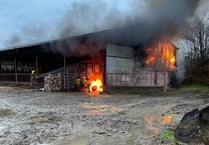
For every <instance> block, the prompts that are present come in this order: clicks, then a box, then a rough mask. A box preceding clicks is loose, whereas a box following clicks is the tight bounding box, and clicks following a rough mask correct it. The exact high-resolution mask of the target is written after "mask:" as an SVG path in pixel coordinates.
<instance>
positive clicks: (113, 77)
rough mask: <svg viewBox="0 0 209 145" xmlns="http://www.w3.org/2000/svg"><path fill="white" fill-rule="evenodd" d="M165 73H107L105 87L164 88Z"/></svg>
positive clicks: (165, 81)
mask: <svg viewBox="0 0 209 145" xmlns="http://www.w3.org/2000/svg"><path fill="white" fill-rule="evenodd" d="M166 74H167V73H166V72H134V73H107V74H106V86H110V87H117V86H120V87H124V86H128V87H163V88H165V87H166V83H167V75H166Z"/></svg>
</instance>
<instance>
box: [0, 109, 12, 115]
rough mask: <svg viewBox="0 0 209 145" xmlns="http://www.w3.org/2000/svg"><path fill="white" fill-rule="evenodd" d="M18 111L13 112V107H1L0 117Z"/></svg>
mask: <svg viewBox="0 0 209 145" xmlns="http://www.w3.org/2000/svg"><path fill="white" fill-rule="evenodd" d="M15 114H16V113H15V112H13V111H12V110H11V109H0V117H6V116H10V115H15Z"/></svg>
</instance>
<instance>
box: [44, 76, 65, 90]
mask: <svg viewBox="0 0 209 145" xmlns="http://www.w3.org/2000/svg"><path fill="white" fill-rule="evenodd" d="M44 90H45V91H47V92H54V91H60V90H61V80H60V79H59V78H58V76H57V75H53V74H48V75H47V76H45V78H44Z"/></svg>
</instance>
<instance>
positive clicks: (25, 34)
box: [0, 0, 209, 49]
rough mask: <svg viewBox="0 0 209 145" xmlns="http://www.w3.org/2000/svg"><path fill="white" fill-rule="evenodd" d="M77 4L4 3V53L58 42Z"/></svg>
mask: <svg viewBox="0 0 209 145" xmlns="http://www.w3.org/2000/svg"><path fill="white" fill-rule="evenodd" d="M74 1H76V0H0V49H2V48H6V47H10V46H15V45H22V44H27V43H28V44H29V43H34V42H38V41H46V40H49V39H54V38H56V37H57V36H56V33H55V32H56V29H57V25H59V27H61V26H60V21H62V19H63V17H64V16H65V15H67V13H68V12H69V11H70V8H73V3H74ZM83 1H84V0H83ZM86 1H87V0H86ZM106 1H111V2H113V1H114V0H106ZM125 1H126V2H127V1H129V0H120V1H119V0H118V1H117V3H118V4H119V5H120V6H119V7H120V8H121V9H126V6H127V3H126V2H125ZM141 1H143V0H141ZM204 1H205V2H208V0H204ZM114 2H116V0H115V1H114ZM114 2H113V3H114ZM204 5H205V7H207V6H206V4H204ZM127 7H129V8H130V7H131V6H130V5H129V6H127ZM208 7H209V4H208ZM81 11H82V10H81ZM43 34H44V35H43Z"/></svg>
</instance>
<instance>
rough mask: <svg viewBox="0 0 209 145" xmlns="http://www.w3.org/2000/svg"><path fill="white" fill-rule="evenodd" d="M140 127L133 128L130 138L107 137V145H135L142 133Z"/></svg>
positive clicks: (130, 131)
mask: <svg viewBox="0 0 209 145" xmlns="http://www.w3.org/2000/svg"><path fill="white" fill-rule="evenodd" d="M140 130H141V129H140V127H133V128H131V129H130V130H129V133H130V136H127V137H125V138H120V137H106V139H105V145H115V144H126V145H135V144H136V140H137V136H138V135H139V133H140Z"/></svg>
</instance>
